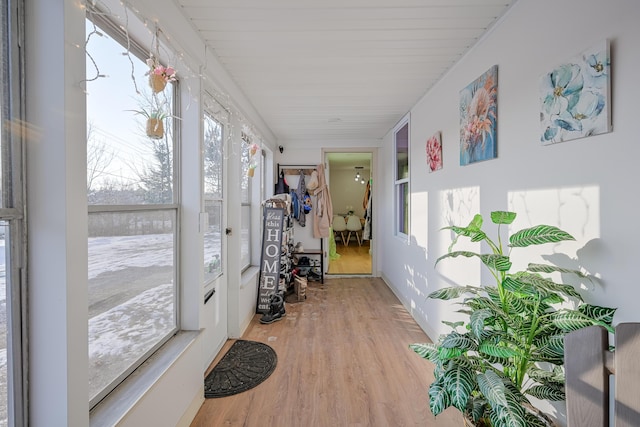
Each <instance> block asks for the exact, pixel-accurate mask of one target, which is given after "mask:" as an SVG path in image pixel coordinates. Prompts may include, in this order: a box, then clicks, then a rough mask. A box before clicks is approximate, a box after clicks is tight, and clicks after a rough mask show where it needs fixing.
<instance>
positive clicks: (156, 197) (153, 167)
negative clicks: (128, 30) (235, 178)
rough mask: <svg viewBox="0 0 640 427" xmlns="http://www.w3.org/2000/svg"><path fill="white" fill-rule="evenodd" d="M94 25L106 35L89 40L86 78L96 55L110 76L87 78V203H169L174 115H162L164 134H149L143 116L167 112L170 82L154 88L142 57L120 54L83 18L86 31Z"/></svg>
mask: <svg viewBox="0 0 640 427" xmlns="http://www.w3.org/2000/svg"><path fill="white" fill-rule="evenodd" d="M96 28H97V30H98V31H100V32H101V33H102V34H105V36H103V37H98V36H92V37H90V39H89V43H87V52H88V53H89V54H90V55H91V56H90V57H89V56H87V64H86V67H87V70H86V71H87V79H91V78H92V77H94V76H95V74H96V73H97V71H96V66H95V65H94V61H95V64H97V66H98V67H99V68H98V69H99V70H100V74H104V75H106V76H108V77H105V78H97V79H95V80H91V81H89V82H88V83H87V92H88V95H87V194H88V198H89V204H92V205H112V204H116V205H129V204H142V203H144V204H150V203H151V204H157V203H173V133H174V132H173V120H171V119H170V117H166V118H164V119H163V120H162V127H163V129H164V132H163V135H162V137H160V138H157V136H153V137H150V136H148V135H147V122H148V117H147V116H149V115H151V114H154V113H157V112H161V113H162V114H164V115H169V116H171V114H172V112H173V108H174V107H173V84H171V83H169V84H168V85H167V87H166V88H165V89H164V90H163V91H162V92H160V93H157V94H153V93H152V90H151V87H150V86H149V83H148V79H149V77H148V76H146V75H145V73H147V72H148V71H149V66H148V65H147V64H146V63H145V61H144V60H143V59H141V58H140V57H138V56H136V55H135V52H130V54H129V55H123V54H122V52H123V51H126V48H125V47H124V46H123V45H121V44H120V43H119V42H118V41H116V40H115V39H114V38H112V37H110V36H109V35H108V34H109V33H108V32H107V31H106V30H105V29H104V28H101V27H99V26H98V27H95V28H94V24H93V23H92V22H91V21H90V20H87V33H88V34H91V33H92V32H93V31H95V29H96ZM130 61H131V62H130ZM132 63H133V70H134V72H133V77H132V75H131V74H132ZM136 91H139V92H140V93H139V94H137V93H136ZM152 129H153V130H154V132H155V131H157V130H158V129H159V128H156V127H155V126H154V127H152ZM152 133H153V132H152Z"/></svg>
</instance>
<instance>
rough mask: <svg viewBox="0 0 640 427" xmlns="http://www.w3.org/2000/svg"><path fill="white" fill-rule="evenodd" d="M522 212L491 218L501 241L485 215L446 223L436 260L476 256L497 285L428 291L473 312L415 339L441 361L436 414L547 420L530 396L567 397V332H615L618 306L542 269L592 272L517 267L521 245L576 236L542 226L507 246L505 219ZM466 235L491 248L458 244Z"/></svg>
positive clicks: (501, 426)
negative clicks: (447, 238)
mask: <svg viewBox="0 0 640 427" xmlns="http://www.w3.org/2000/svg"><path fill="white" fill-rule="evenodd" d="M515 218H516V214H515V213H513V212H503V211H496V212H492V213H491V221H492V222H493V223H494V224H496V225H498V233H497V239H496V240H495V241H493V240H491V239H490V238H489V237H488V236H487V234H486V233H485V232H484V231H483V230H482V225H483V218H482V216H481V215H475V216H474V218H473V220H472V221H471V222H470V223H469V225H467V226H466V227H460V226H450V227H445V228H444V230H450V231H452V232H453V233H454V234H455V238H454V240H453V242H452V244H451V245H450V246H449V250H448V253H446V254H444V255H442V256H441V257H439V258H438V259H437V260H436V265H437V264H438V263H440V262H442V261H444V260H447V259H449V258H459V259H464V258H472V257H477V258H478V259H480V260H481V261H482V263H483V265H484V266H485V267H486V268H488V269H489V270H490V272H491V274H492V276H493V277H494V278H495V284H494V285H483V286H451V287H447V288H443V289H439V290H437V291H434V292H432V293H431V294H430V295H429V296H428V297H429V298H432V299H439V300H444V301H450V300H461V301H459V304H460V305H461V306H462V309H460V310H459V312H461V313H464V314H466V315H468V316H469V318H468V321H467V322H455V323H454V322H443V323H445V324H446V325H448V326H449V327H451V328H452V331H451V332H450V333H448V334H446V335H444V336H442V337H441V338H440V340H439V341H438V342H437V343H435V344H431V343H428V344H411V345H410V348H411V349H413V350H414V351H415V352H416V353H417V354H419V355H420V356H422V357H423V358H425V359H428V360H430V361H431V362H432V363H434V364H435V370H434V376H435V381H434V382H433V383H432V384H431V385H430V387H429V408H430V410H431V412H432V413H433V414H434V415H437V414H439V413H441V412H442V411H444V410H445V409H446V408H448V407H449V406H454V407H455V408H457V409H458V410H460V411H461V412H465V413H466V414H467V416H468V417H469V418H471V419H472V420H473V421H474V422H475V423H477V424H482V425H487V426H493V427H506V426H509V427H511V426H522V427H527V426H542V425H544V423H543V421H541V419H540V418H537V417H536V416H534V415H532V413H531V410H530V409H527V408H530V403H529V401H528V399H527V396H533V397H536V398H538V399H544V400H552V401H558V400H564V397H565V396H564V371H563V364H564V335H565V334H566V333H568V332H571V331H574V330H577V329H580V328H584V327H587V326H591V325H600V326H604V327H605V328H607V329H608V330H609V331H610V332H613V328H612V326H611V325H612V322H613V316H614V314H615V311H616V310H615V309H613V308H608V307H599V306H594V305H590V304H586V303H584V302H583V299H582V296H581V295H580V293H579V292H578V291H577V290H576V289H575V288H574V287H573V286H572V285H570V284H565V283H556V282H555V281H554V280H552V279H551V278H549V277H545V276H543V275H544V274H559V275H561V276H562V277H563V278H564V277H570V276H571V277H575V278H577V279H589V276H588V275H587V274H584V273H583V272H581V271H577V270H572V269H568V268H564V267H559V266H555V265H553V264H538V263H530V264H529V265H528V266H527V268H526V269H525V270H523V271H515V272H512V271H511V267H512V263H511V260H510V251H511V250H513V249H515V248H526V247H528V246H531V245H542V244H545V243H557V242H561V241H567V240H575V239H574V238H573V236H571V235H570V234H569V233H567V232H565V231H563V230H560V229H559V228H557V227H554V226H550V225H537V226H534V227H531V228H527V229H523V230H520V231H517V232H516V233H514V234H512V235H511V237H510V238H509V244H508V245H506V246H504V245H503V242H502V240H501V238H500V226H501V225H509V224H511V223H513V221H514V220H515ZM459 238H468V239H469V240H470V241H472V242H480V241H483V242H484V243H485V244H486V245H487V246H488V247H489V249H490V251H489V253H485V254H478V253H475V252H470V251H453V247H454V246H455V244H456V243H457V241H458V239H459ZM565 303H568V304H565ZM568 307H575V308H568Z"/></svg>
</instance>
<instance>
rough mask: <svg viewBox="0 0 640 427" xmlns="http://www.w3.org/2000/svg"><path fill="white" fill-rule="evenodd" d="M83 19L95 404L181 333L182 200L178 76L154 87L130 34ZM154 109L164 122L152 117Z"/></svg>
mask: <svg viewBox="0 0 640 427" xmlns="http://www.w3.org/2000/svg"><path fill="white" fill-rule="evenodd" d="M132 16H133V14H132ZM89 17H90V18H91V19H87V25H86V29H87V34H88V39H89V41H88V43H87V46H86V49H87V64H86V73H87V195H88V200H89V204H90V207H89V230H88V231H89V242H88V245H89V260H88V269H89V282H88V284H89V290H88V296H89V319H88V322H89V337H88V339H89V400H90V406H94V405H95V404H96V403H97V402H99V401H100V399H101V398H102V397H104V396H105V395H106V394H107V393H109V392H110V391H111V390H113V389H114V388H115V387H116V386H117V384H119V383H120V382H121V381H122V380H123V379H124V378H125V377H126V376H127V375H129V374H130V373H131V372H133V370H134V369H135V368H137V367H138V366H140V364H142V362H144V361H145V360H146V358H147V357H148V356H149V355H150V354H151V353H152V352H153V351H155V350H156V349H157V348H158V347H159V346H161V345H162V344H163V343H164V342H166V341H167V340H168V339H169V338H170V337H171V336H172V335H173V334H174V333H175V332H176V331H177V328H178V322H177V318H178V317H177V304H176V301H177V295H178V292H177V284H176V283H175V281H176V271H177V267H176V265H175V260H177V259H178V255H177V244H176V242H177V235H176V224H175V223H176V218H177V217H178V206H177V205H175V204H174V203H175V201H174V194H173V188H174V180H175V177H174V151H175V150H174V146H175V144H176V143H175V141H174V132H173V130H174V129H173V124H174V121H173V120H171V119H170V117H171V116H173V115H174V114H175V113H174V108H175V107H174V104H173V91H174V90H175V88H174V83H171V82H169V84H168V85H167V86H166V87H165V88H164V90H159V91H158V92H156V93H154V92H153V91H152V89H151V86H150V84H149V83H150V81H149V76H147V75H146V74H147V73H148V72H149V71H150V67H149V65H147V63H146V59H148V57H149V54H148V53H146V52H147V51H146V50H145V51H144V52H143V49H142V48H140V47H139V46H138V45H137V44H136V43H135V41H134V40H128V42H129V43H125V41H127V40H126V36H125V35H124V34H122V33H121V32H120V30H119V29H118V27H116V26H114V25H113V24H112V23H110V22H108V21H106V20H103V19H106V18H104V16H102V15H100V14H94V13H91V11H89ZM92 19H93V20H94V21H92ZM96 31H99V32H100V33H101V34H102V35H103V36H102V37H97V36H95V34H97V33H96ZM124 44H127V45H129V46H130V48H129V50H127V48H126V47H125V46H124ZM123 52H126V53H127V54H126V55H123ZM132 66H133V67H132ZM98 69H99V72H98ZM98 74H99V75H105V76H108V77H99V76H98ZM132 74H133V75H132ZM158 114H159V115H158ZM160 116H162V117H164V118H163V119H161V120H160V122H158V121H155V122H153V121H150V120H148V119H153V118H156V119H159V118H160ZM148 122H149V123H148ZM159 123H161V124H162V126H160V124H159ZM160 130H162V132H160ZM144 205H146V207H145V206H144ZM151 205H153V206H151ZM158 205H166V208H159V207H158Z"/></svg>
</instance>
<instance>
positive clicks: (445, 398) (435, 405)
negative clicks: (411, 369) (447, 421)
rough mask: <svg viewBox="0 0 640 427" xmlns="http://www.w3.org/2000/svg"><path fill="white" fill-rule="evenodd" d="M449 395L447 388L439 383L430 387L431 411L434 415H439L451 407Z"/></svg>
mask: <svg viewBox="0 0 640 427" xmlns="http://www.w3.org/2000/svg"><path fill="white" fill-rule="evenodd" d="M450 402H451V401H450V400H449V395H448V394H447V391H446V390H445V388H444V387H443V386H442V385H441V384H440V383H438V382H434V383H431V385H430V386H429V409H430V410H431V413H432V414H433V415H438V414H440V413H441V412H442V411H444V410H445V409H447V408H448V407H449V406H451V403H450Z"/></svg>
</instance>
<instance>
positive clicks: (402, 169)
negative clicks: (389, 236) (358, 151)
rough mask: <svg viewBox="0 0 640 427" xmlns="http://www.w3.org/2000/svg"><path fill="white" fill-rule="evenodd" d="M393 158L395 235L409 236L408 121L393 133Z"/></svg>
mask: <svg viewBox="0 0 640 427" xmlns="http://www.w3.org/2000/svg"><path fill="white" fill-rule="evenodd" d="M394 147H395V152H394V157H395V169H396V170H395V181H394V186H395V197H394V203H395V234H396V235H399V236H404V237H406V236H408V234H409V120H408V118H407V119H406V120H405V121H404V123H401V124H400V125H399V126H398V128H397V129H396V130H395V132H394Z"/></svg>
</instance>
